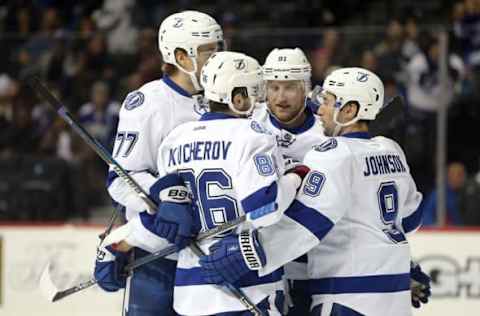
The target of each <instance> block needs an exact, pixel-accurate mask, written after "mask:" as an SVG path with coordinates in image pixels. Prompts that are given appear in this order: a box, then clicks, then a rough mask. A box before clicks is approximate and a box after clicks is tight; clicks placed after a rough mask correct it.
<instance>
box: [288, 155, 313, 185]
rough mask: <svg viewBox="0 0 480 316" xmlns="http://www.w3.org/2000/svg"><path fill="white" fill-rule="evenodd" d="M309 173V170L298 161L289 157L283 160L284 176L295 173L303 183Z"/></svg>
mask: <svg viewBox="0 0 480 316" xmlns="http://www.w3.org/2000/svg"><path fill="white" fill-rule="evenodd" d="M309 172H310V168H309V167H308V166H306V165H304V164H303V163H301V162H300V161H298V160H296V159H294V158H290V157H286V158H285V174H289V173H295V174H296V175H298V176H299V177H300V179H302V181H303V179H304V178H305V177H306V176H307V174H308V173H309Z"/></svg>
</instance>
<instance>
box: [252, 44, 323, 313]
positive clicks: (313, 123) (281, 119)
mask: <svg viewBox="0 0 480 316" xmlns="http://www.w3.org/2000/svg"><path fill="white" fill-rule="evenodd" d="M311 72H312V68H311V66H310V63H309V62H308V59H307V57H306V56H305V54H304V53H303V51H302V50H301V49H300V48H294V49H292V48H282V49H279V48H275V49H273V50H272V51H271V52H270V53H269V54H268V56H267V58H266V60H265V63H264V65H263V79H264V80H265V83H266V104H262V105H260V106H257V107H256V108H255V110H254V112H253V116H252V117H253V119H255V120H257V121H260V122H261V123H263V124H264V125H265V126H267V127H268V129H269V130H271V131H272V132H273V133H274V134H275V136H276V137H277V142H278V145H279V147H280V151H281V152H282V154H283V155H284V156H285V157H289V158H290V159H294V160H297V161H302V160H303V157H304V156H305V154H306V153H307V152H308V151H309V150H310V149H312V147H313V146H314V145H318V144H320V143H322V142H323V141H325V140H326V136H324V134H323V126H322V123H321V121H320V119H319V118H318V117H317V116H316V115H314V113H313V112H312V110H311V109H310V107H308V106H307V102H311V101H310V100H309V98H308V97H307V95H308V94H309V92H310V85H311V83H310V78H311ZM285 276H286V278H287V280H288V287H289V296H288V298H289V299H288V301H289V305H293V306H290V308H289V313H288V315H291V316H294V315H306V314H308V310H309V306H310V294H309V292H308V282H307V280H308V274H307V256H306V255H304V256H301V257H300V258H297V259H295V260H294V261H293V262H291V263H289V264H287V265H286V266H285ZM290 301H291V302H290Z"/></svg>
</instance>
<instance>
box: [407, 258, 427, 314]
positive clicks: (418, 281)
mask: <svg viewBox="0 0 480 316" xmlns="http://www.w3.org/2000/svg"><path fill="white" fill-rule="evenodd" d="M430 281H431V279H430V277H429V276H428V274H426V273H425V272H423V271H422V268H421V267H420V265H419V264H417V263H415V262H413V261H412V262H411V263H410V292H411V295H412V306H413V307H415V308H419V307H420V305H421V303H423V304H426V303H428V298H429V297H430V295H432V292H431V286H430Z"/></svg>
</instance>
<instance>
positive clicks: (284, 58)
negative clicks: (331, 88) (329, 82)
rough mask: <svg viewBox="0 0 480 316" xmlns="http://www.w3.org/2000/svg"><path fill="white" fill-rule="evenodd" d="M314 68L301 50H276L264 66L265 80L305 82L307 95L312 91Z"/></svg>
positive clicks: (270, 54) (269, 55) (268, 57)
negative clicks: (311, 80) (311, 79)
mask: <svg viewBox="0 0 480 316" xmlns="http://www.w3.org/2000/svg"><path fill="white" fill-rule="evenodd" d="M311 76H312V66H311V65H310V63H309V62H308V59H307V57H306V56H305V54H304V53H303V51H302V50H301V49H300V48H298V47H297V48H281V49H279V48H274V49H273V50H272V51H271V52H270V53H269V54H268V56H267V59H266V60H265V64H264V65H263V79H264V80H265V81H268V80H281V81H286V80H303V81H304V83H305V93H307V92H309V91H310V86H311V83H310V78H311Z"/></svg>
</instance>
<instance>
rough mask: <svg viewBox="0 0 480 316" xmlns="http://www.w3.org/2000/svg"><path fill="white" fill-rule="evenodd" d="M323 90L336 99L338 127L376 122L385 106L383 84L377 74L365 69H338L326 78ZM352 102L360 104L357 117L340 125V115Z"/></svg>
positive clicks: (335, 114)
mask: <svg viewBox="0 0 480 316" xmlns="http://www.w3.org/2000/svg"><path fill="white" fill-rule="evenodd" d="M322 88H323V91H325V92H329V93H331V94H333V95H335V97H336V103H335V108H336V109H335V112H334V115H333V120H334V122H335V124H337V126H341V127H342V126H348V125H351V124H353V123H355V122H357V121H358V120H374V119H375V117H376V116H377V114H378V113H379V112H380V109H381V108H382V106H383V98H384V88H383V82H382V80H380V78H379V77H378V76H377V75H376V74H374V73H373V72H371V71H370V70H367V69H364V68H358V67H351V68H340V69H337V70H335V71H333V72H332V73H331V74H329V75H328V76H327V78H325V81H324V82H323V87H322ZM352 101H356V102H358V104H359V109H358V113H357V116H356V117H355V118H354V119H352V120H351V121H349V122H345V123H339V122H338V120H337V117H338V113H339V112H340V110H341V109H342V107H344V106H345V105H346V104H347V103H348V102H352Z"/></svg>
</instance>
